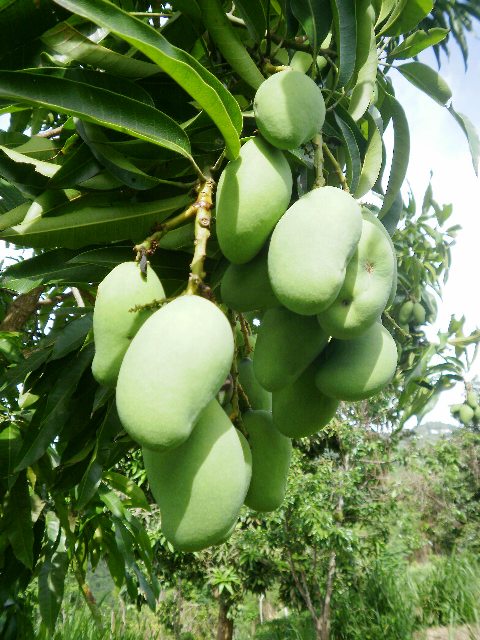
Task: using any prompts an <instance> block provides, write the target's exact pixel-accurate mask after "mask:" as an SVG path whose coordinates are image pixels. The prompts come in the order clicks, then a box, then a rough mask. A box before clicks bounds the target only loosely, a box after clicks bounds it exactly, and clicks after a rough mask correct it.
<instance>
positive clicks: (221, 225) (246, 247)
mask: <svg viewBox="0 0 480 640" xmlns="http://www.w3.org/2000/svg"><path fill="white" fill-rule="evenodd" d="M291 193H292V172H291V170H290V167H289V165H288V162H287V160H286V159H285V156H284V155H283V153H282V152H281V151H278V149H274V148H273V147H271V146H270V145H269V144H268V143H267V142H265V140H262V139H261V138H254V139H252V140H249V141H248V142H246V143H245V144H244V145H243V147H242V148H241V150H240V155H239V156H238V158H237V159H236V160H233V161H232V162H229V163H228V164H227V166H226V168H225V170H224V171H223V173H222V175H221V176H220V180H219V182H218V189H217V202H216V220H217V224H216V230H217V238H218V242H219V244H220V249H221V250H222V253H223V254H224V256H226V257H227V258H228V259H229V260H230V262H234V263H235V264H243V263H245V262H248V261H249V260H252V258H254V257H255V256H256V255H257V253H258V252H259V251H260V249H261V248H262V247H263V245H264V244H265V241H266V240H267V238H268V236H269V235H270V233H271V231H272V230H273V228H274V226H275V225H276V223H277V221H278V220H279V219H280V218H281V216H282V215H283V214H284V213H285V211H286V209H287V207H288V203H289V202H290V196H291Z"/></svg>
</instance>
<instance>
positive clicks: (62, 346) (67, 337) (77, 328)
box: [49, 313, 92, 361]
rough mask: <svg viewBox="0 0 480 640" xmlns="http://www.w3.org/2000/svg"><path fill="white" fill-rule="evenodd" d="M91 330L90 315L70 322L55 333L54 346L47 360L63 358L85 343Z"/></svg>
mask: <svg viewBox="0 0 480 640" xmlns="http://www.w3.org/2000/svg"><path fill="white" fill-rule="evenodd" d="M91 328H92V314H91V313H87V314H85V315H84V316H81V317H80V318H75V320H71V321H70V322H69V323H68V324H67V325H66V326H65V327H62V329H61V330H60V331H59V332H57V333H56V339H55V344H54V345H53V350H52V354H51V356H50V358H49V360H50V361H51V360H58V359H59V358H63V357H65V356H66V355H68V354H69V353H71V352H72V351H75V349H78V348H80V347H81V346H82V344H83V343H84V342H85V338H86V336H87V333H88V332H89V331H90V329H91Z"/></svg>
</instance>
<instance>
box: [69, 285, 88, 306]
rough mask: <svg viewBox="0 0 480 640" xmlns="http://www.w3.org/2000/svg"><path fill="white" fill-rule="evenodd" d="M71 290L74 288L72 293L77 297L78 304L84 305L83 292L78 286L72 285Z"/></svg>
mask: <svg viewBox="0 0 480 640" xmlns="http://www.w3.org/2000/svg"><path fill="white" fill-rule="evenodd" d="M71 290H72V295H73V297H74V298H75V302H76V303H77V306H78V307H84V306H85V302H84V301H83V298H82V294H81V293H80V291H79V290H78V289H77V287H71Z"/></svg>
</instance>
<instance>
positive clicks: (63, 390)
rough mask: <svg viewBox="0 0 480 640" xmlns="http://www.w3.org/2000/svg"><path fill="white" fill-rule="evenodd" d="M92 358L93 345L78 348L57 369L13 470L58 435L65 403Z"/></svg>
mask: <svg viewBox="0 0 480 640" xmlns="http://www.w3.org/2000/svg"><path fill="white" fill-rule="evenodd" d="M92 358H93V344H90V345H88V347H86V348H85V349H82V351H80V352H79V353H78V354H76V355H75V357H74V358H71V359H69V360H68V362H67V363H66V364H65V365H64V366H63V367H60V368H59V370H58V373H59V375H58V376H57V379H56V383H55V385H54V387H53V389H52V390H51V391H50V393H49V395H48V397H47V400H46V406H45V409H44V411H43V414H42V416H41V419H40V420H39V424H38V425H36V428H32V425H31V427H30V429H29V431H28V434H27V435H26V437H25V439H24V442H23V446H22V449H21V451H20V453H19V455H18V462H17V465H16V468H15V470H16V471H21V470H22V469H25V468H26V467H28V466H30V465H31V464H32V463H33V462H36V461H37V460H38V459H39V458H40V457H41V456H42V455H43V454H44V453H45V451H46V450H47V448H48V447H49V446H50V444H51V443H52V442H53V439H54V438H55V436H56V435H58V434H59V433H60V432H61V430H62V428H63V426H64V424H65V421H66V419H67V417H68V404H69V401H70V398H71V396H72V394H73V393H74V392H75V390H76V388H77V385H78V382H79V380H80V378H81V377H82V375H83V373H84V372H85V370H86V369H87V367H89V366H90V364H91V362H92Z"/></svg>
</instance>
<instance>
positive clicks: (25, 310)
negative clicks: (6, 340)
mask: <svg viewBox="0 0 480 640" xmlns="http://www.w3.org/2000/svg"><path fill="white" fill-rule="evenodd" d="M42 291H43V287H35V289H32V290H31V291H29V292H28V293H22V294H20V295H19V296H17V297H16V298H15V300H14V301H13V302H12V303H11V304H10V306H9V307H8V309H7V313H6V314H5V317H4V319H3V320H2V322H1V323H0V331H21V329H22V328H23V326H24V325H25V324H26V323H27V322H28V320H29V319H30V317H31V316H32V315H33V314H34V313H35V310H36V308H37V304H38V299H39V297H40V294H41V293H42Z"/></svg>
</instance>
